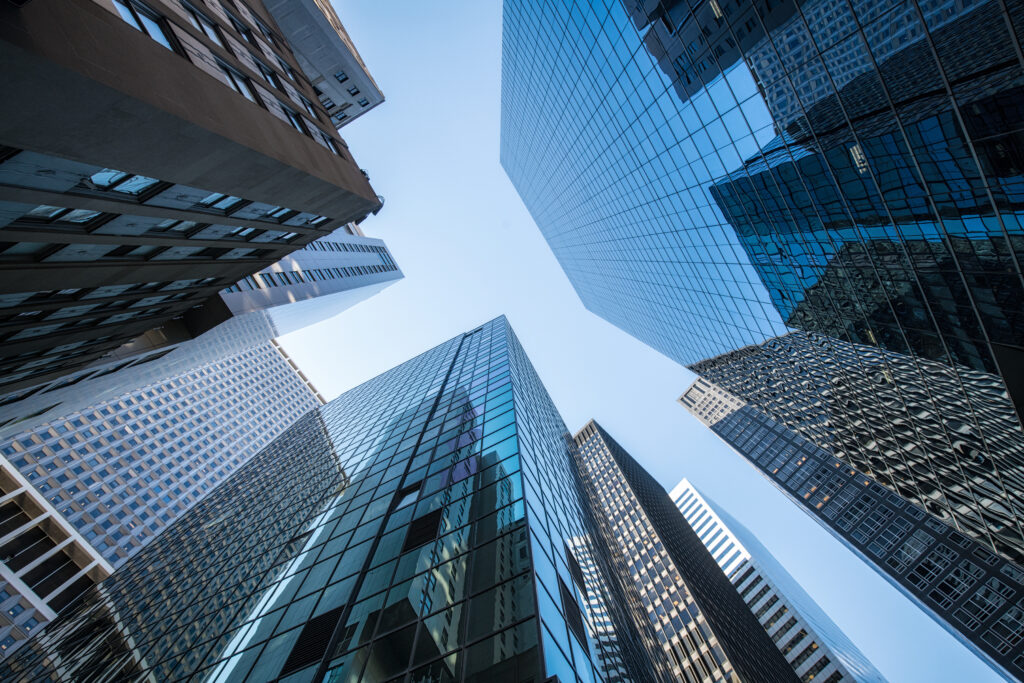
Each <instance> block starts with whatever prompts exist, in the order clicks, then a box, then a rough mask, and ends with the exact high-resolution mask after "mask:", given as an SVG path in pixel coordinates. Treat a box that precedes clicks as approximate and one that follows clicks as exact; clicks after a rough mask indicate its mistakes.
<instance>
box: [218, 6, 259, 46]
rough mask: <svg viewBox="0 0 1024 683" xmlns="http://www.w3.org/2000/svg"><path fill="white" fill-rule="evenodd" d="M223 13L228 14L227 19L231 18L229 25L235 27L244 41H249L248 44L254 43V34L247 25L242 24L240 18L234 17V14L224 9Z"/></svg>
mask: <svg viewBox="0 0 1024 683" xmlns="http://www.w3.org/2000/svg"><path fill="white" fill-rule="evenodd" d="M225 13H226V14H227V15H228V19H230V20H231V25H232V26H233V27H234V28H235V30H236V31H238V34H239V35H240V36H242V38H244V39H245V42H247V43H249V44H250V45H255V44H256V36H254V35H253V34H252V30H251V29H250V28H249V27H248V26H246V25H245V24H243V23H242V20H241V19H239V18H238V17H236V16H235V15H234V14H231V13H230V12H227V11H225Z"/></svg>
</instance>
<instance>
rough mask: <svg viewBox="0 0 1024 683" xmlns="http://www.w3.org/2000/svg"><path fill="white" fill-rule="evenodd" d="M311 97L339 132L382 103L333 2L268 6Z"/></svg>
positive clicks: (302, 0) (282, 1)
mask: <svg viewBox="0 0 1024 683" xmlns="http://www.w3.org/2000/svg"><path fill="white" fill-rule="evenodd" d="M265 4H266V6H267V9H268V10H270V13H271V14H273V15H274V19H276V20H277V24H278V26H280V27H281V30H282V31H284V33H285V35H286V36H287V37H288V41H289V42H290V43H291V44H292V45H293V46H294V47H295V57H296V58H297V59H298V60H299V64H300V65H301V66H302V70H303V71H304V72H305V73H306V75H308V76H309V80H310V83H312V85H313V91H314V92H315V93H316V95H317V97H318V98H319V99H320V103H321V104H322V105H324V108H326V109H327V113H328V114H329V115H330V117H331V121H332V122H333V123H334V124H335V125H336V126H337V127H338V128H341V127H342V126H345V125H347V124H349V123H351V122H352V121H354V120H355V119H357V118H359V117H360V116H362V115H363V114H365V113H366V112H368V111H369V110H371V109H373V108H374V107H376V106H377V105H378V104H380V103H381V102H383V101H384V93H382V92H381V91H380V88H379V87H378V86H377V83H376V81H374V80H373V76H372V75H371V74H370V71H369V69H367V68H366V64H365V63H364V62H363V58H362V57H360V56H359V52H358V51H357V50H356V46H355V45H354V44H353V43H352V39H351V38H350V37H349V35H348V32H347V31H346V30H345V27H344V26H343V25H342V23H341V20H340V19H338V15H337V13H335V11H334V8H333V7H332V6H331V3H330V0H265Z"/></svg>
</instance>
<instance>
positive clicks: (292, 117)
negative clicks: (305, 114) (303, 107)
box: [281, 104, 306, 133]
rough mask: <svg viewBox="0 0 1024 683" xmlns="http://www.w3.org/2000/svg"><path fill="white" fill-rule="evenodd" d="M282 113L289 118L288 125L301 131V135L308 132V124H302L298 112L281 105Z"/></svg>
mask: <svg viewBox="0 0 1024 683" xmlns="http://www.w3.org/2000/svg"><path fill="white" fill-rule="evenodd" d="M281 111H283V112H284V115H285V116H286V117H287V118H288V123H290V124H292V128H294V129H295V130H297V131H299V132H300V133H305V132H306V124H305V123H303V122H302V117H301V116H299V114H298V112H296V111H293V110H291V109H289V108H288V107H286V106H284V105H283V104H282V105H281Z"/></svg>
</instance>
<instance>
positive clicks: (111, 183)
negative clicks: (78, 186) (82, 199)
mask: <svg viewBox="0 0 1024 683" xmlns="http://www.w3.org/2000/svg"><path fill="white" fill-rule="evenodd" d="M159 182H160V181H159V180H157V179H156V178H149V177H147V176H144V175H132V174H130V173H125V172H124V171H118V170H116V169H113V168H105V169H103V170H102V171H97V172H96V173H93V174H92V175H91V176H89V177H88V178H85V179H84V180H83V181H82V184H83V185H85V186H86V187H87V188H89V189H90V190H105V191H110V192H117V193H119V194H127V195H132V196H138V195H140V194H142V193H143V192H145V191H146V190H148V189H149V188H151V187H153V186H154V185H156V184H157V183H159Z"/></svg>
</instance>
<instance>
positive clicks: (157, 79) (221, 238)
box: [0, 0, 381, 392]
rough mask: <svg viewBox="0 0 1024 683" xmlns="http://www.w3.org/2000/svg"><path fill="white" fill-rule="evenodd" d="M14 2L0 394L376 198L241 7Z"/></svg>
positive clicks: (247, 8)
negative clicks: (18, 4) (52, 4)
mask: <svg viewBox="0 0 1024 683" xmlns="http://www.w3.org/2000/svg"><path fill="white" fill-rule="evenodd" d="M16 5H17V3H15V4H12V3H8V4H6V5H5V6H4V7H3V8H2V9H0V12H2V14H3V16H2V20H0V55H2V57H0V59H2V60H3V70H4V73H7V74H10V75H11V77H10V78H9V79H7V82H6V83H5V97H4V98H3V107H2V108H0V226H2V227H0V232H2V235H0V310H2V311H3V313H2V316H3V317H2V320H0V345H2V354H0V377H2V379H0V391H5V392H11V391H17V390H19V389H23V388H26V387H30V386H34V385H37V384H39V383H41V382H45V381H48V380H52V379H55V378H58V377H60V376H62V375H64V374H66V373H67V372H69V371H71V370H75V369H79V368H82V367H84V366H86V365H88V364H90V363H92V362H94V361H96V360H97V359H99V358H101V357H102V356H103V355H104V354H106V353H108V352H110V351H112V350H113V349H115V348H117V347H118V346H120V345H122V344H124V343H126V342H128V341H130V340H132V339H134V338H137V337H139V336H140V335H143V334H144V333H146V332H147V331H148V330H151V329H153V328H155V327H158V326H159V325H161V324H163V323H165V322H166V321H168V320H170V319H172V318H175V317H177V316H180V315H182V314H183V313H185V312H186V311H188V310H189V309H191V308H193V307H194V306H196V305H199V304H202V303H204V302H206V301H207V300H209V299H210V298H211V297H216V295H217V293H218V292H219V291H220V290H222V289H224V288H226V287H228V286H230V285H232V284H233V283H235V282H237V281H238V280H239V279H241V278H243V277H245V276H247V275H250V274H252V273H254V272H256V271H258V270H260V269H262V268H265V267H266V266H269V265H270V264H272V263H274V262H276V261H278V260H280V259H281V258H282V257H284V256H286V255H288V254H290V253H291V252H293V251H295V250H297V249H300V248H301V247H303V246H305V245H307V244H308V243H310V242H312V241H314V240H316V239H317V238H320V237H323V236H325V235H328V234H330V233H331V232H333V231H334V230H335V229H336V228H338V227H340V226H343V225H345V224H346V223H348V222H349V221H353V220H361V219H362V218H363V217H365V216H366V215H367V214H369V213H371V212H372V211H375V210H377V209H378V208H379V207H380V205H381V202H380V200H379V199H378V197H377V195H376V193H375V192H374V191H373V189H372V188H371V187H370V184H369V182H368V181H367V179H366V177H365V174H364V173H363V172H362V171H361V170H360V168H359V166H358V165H357V164H356V162H355V160H354V159H353V158H352V156H351V154H350V153H349V152H348V150H347V148H346V146H345V144H344V142H343V141H342V140H341V139H340V138H339V137H338V135H337V131H336V128H335V125H334V123H333V122H332V121H331V120H330V118H329V116H328V114H327V112H326V110H325V109H324V107H323V105H322V104H321V103H320V102H319V100H318V98H317V95H316V94H315V91H314V90H313V86H312V85H311V84H310V82H309V81H310V78H309V76H308V75H306V74H304V73H303V71H302V68H301V67H300V65H299V63H298V61H297V60H296V57H295V56H294V54H293V52H292V47H291V46H290V44H289V42H288V40H287V39H286V37H285V35H284V34H283V33H282V31H281V29H280V28H279V27H278V26H277V25H276V23H275V21H274V19H273V17H272V16H271V14H270V13H269V12H268V11H267V9H266V8H265V7H264V6H263V5H262V4H261V3H260V2H248V3H246V2H238V3H230V6H229V3H220V2H209V3H198V2H197V3H191V2H177V1H172V0H154V1H153V2H143V1H142V0H95V1H93V2H84V3H59V4H58V5H55V6H53V7H49V6H46V7H43V6H42V5H40V4H39V3H21V4H20V5H21V6H16ZM69 36H70V37H71V38H70V39H69ZM83 55H89V57H88V58H83ZM154 84H160V85H159V87H156V86H155V85H154Z"/></svg>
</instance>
